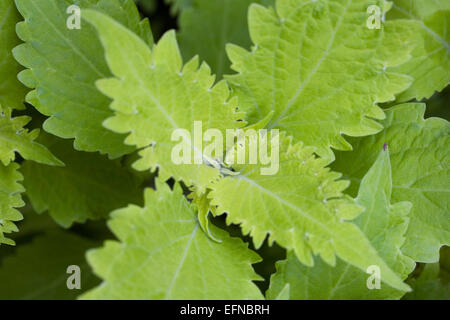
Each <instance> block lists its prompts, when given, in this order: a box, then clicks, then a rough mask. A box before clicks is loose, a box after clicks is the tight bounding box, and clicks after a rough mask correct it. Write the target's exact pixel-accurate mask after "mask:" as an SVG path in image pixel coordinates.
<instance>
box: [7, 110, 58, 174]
mask: <svg viewBox="0 0 450 320" xmlns="http://www.w3.org/2000/svg"><path fill="white" fill-rule="evenodd" d="M30 120H31V118H30V117H27V116H21V117H14V118H13V117H11V110H8V109H7V110H3V111H2V108H1V106H0V161H1V162H2V163H3V164H4V165H5V166H7V165H8V164H9V163H10V162H11V161H14V159H15V158H16V152H18V153H20V155H21V156H22V157H23V158H24V159H27V160H33V161H36V162H39V163H43V164H48V165H57V166H61V165H64V164H63V163H62V162H61V161H60V160H58V159H57V158H56V157H55V156H54V155H52V154H51V153H50V151H48V149H47V148H46V147H44V146H43V145H41V144H39V143H37V142H35V141H34V140H35V139H36V138H37V136H38V135H39V130H38V129H35V130H33V131H28V129H25V128H24V126H25V125H26V124H27V123H28V122H30Z"/></svg>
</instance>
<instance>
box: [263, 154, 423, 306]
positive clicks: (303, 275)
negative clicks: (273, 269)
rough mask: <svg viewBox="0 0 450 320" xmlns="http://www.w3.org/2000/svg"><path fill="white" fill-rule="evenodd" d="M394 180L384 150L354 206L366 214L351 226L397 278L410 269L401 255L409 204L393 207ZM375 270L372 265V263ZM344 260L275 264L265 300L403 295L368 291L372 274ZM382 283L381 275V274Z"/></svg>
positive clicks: (291, 257) (388, 290)
mask: <svg viewBox="0 0 450 320" xmlns="http://www.w3.org/2000/svg"><path fill="white" fill-rule="evenodd" d="M391 194H392V176H391V165H390V160H389V152H388V151H382V152H381V154H380V155H379V157H378V159H377V161H376V162H375V164H374V165H373V166H372V168H371V169H370V170H369V172H368V173H367V174H366V175H365V176H364V178H363V180H362V182H361V186H360V188H359V194H358V197H357V199H356V202H357V203H358V204H360V205H361V206H363V207H365V208H366V209H365V210H364V212H363V213H362V214H361V215H360V216H358V217H357V218H356V219H355V220H354V223H355V224H356V225H357V226H359V227H360V228H361V231H362V232H364V234H365V235H366V236H367V238H368V239H369V241H370V242H371V244H372V245H373V247H374V248H375V249H376V250H377V252H378V253H379V255H380V257H381V258H383V259H384V261H385V262H386V264H387V265H388V266H389V267H390V268H391V269H392V270H393V271H395V272H396V273H397V274H398V275H399V277H400V278H401V279H405V278H406V277H407V275H408V274H409V273H410V272H411V271H412V270H413V269H414V266H415V264H414V261H413V260H411V259H410V258H408V257H406V256H404V255H403V254H402V253H401V250H400V248H401V246H402V245H403V243H404V241H405V238H404V234H405V233H406V229H407V227H408V222H409V220H408V213H409V211H410V210H411V203H409V202H398V203H395V204H391V203H390V200H391ZM373 265H375V263H374V264H373ZM365 271H366V270H360V269H357V268H355V267H353V266H351V265H350V264H348V263H345V262H344V261H342V260H338V261H337V263H336V266H335V267H331V266H330V265H327V264H326V263H324V262H322V261H320V260H317V261H316V264H315V266H314V268H309V267H306V266H304V265H302V264H301V263H300V262H299V261H298V259H297V258H296V257H295V255H293V254H289V255H288V259H287V260H285V261H281V262H278V263H277V273H276V275H275V276H273V277H272V279H271V286H270V289H269V291H268V294H267V296H268V298H269V299H276V297H277V296H278V295H279V294H280V292H281V290H282V289H283V288H284V287H286V286H287V285H288V286H289V287H290V299H293V300H309V299H313V300H317V299H332V300H333V299H369V300H373V299H399V298H401V297H402V296H403V295H404V292H402V291H398V290H395V289H393V288H391V287H389V286H386V285H384V284H381V288H380V289H373V290H369V289H368V287H367V279H368V278H369V276H370V274H367V273H366V272H365ZM380 276H381V280H382V281H383V278H384V277H383V273H381V274H380Z"/></svg>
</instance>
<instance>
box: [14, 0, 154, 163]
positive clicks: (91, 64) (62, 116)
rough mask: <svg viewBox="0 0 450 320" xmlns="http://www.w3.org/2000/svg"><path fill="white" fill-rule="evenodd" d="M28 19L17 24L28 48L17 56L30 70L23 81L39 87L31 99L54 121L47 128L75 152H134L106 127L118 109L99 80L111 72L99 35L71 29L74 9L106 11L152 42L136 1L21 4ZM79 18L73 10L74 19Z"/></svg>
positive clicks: (35, 0)
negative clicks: (98, 86)
mask: <svg viewBox="0 0 450 320" xmlns="http://www.w3.org/2000/svg"><path fill="white" fill-rule="evenodd" d="M16 4H17V8H18V9H19V11H20V13H21V14H22V16H23V17H24V18H25V21H24V22H21V23H19V24H18V26H17V33H18V35H19V37H20V38H21V39H22V40H23V41H25V43H24V44H21V45H20V46H18V47H16V48H15V49H14V56H15V58H16V59H17V61H19V62H20V63H21V64H22V65H23V66H25V67H26V68H28V69H27V70H25V71H23V72H21V73H20V75H19V78H20V80H21V81H22V82H23V83H24V84H25V85H26V86H28V87H30V88H32V89H34V90H32V91H31V92H30V93H28V95H27V102H29V103H31V104H32V105H34V106H35V107H36V109H38V110H39V112H41V113H42V114H44V115H46V116H49V117H50V118H49V119H48V120H47V121H46V122H45V123H44V129H45V130H46V131H47V132H49V133H52V134H54V135H57V136H59V137H62V138H75V148H76V149H77V150H83V151H100V152H102V153H108V154H109V155H110V156H111V157H117V156H120V155H122V154H125V153H129V152H131V151H132V150H133V149H132V148H130V147H129V146H125V145H124V144H123V137H122V136H120V135H118V134H115V133H113V132H110V131H108V130H106V129H105V128H103V127H102V122H103V120H105V119H106V118H108V117H109V116H110V115H111V114H112V111H111V110H110V109H109V104H110V101H109V99H108V98H106V97H105V96H103V95H102V94H101V93H100V92H98V90H97V89H96V87H95V81H96V80H97V79H100V78H105V77H109V76H110V75H111V74H110V72H109V70H108V66H107V65H106V63H105V59H104V53H103V49H102V46H101V44H100V42H99V40H98V39H97V38H96V37H95V31H94V30H93V28H92V27H91V26H90V25H89V24H88V23H83V21H81V24H80V27H81V29H79V30H78V29H73V30H72V29H69V28H68V26H67V22H68V19H69V18H70V16H71V14H68V13H66V12H67V10H68V8H69V7H70V6H71V5H74V4H76V5H78V6H79V7H80V8H81V9H84V8H94V9H96V10H99V11H101V12H104V13H106V14H108V15H110V16H112V17H114V18H115V19H117V21H119V22H120V23H122V24H123V25H125V26H127V27H128V28H130V29H131V30H132V32H135V33H136V34H139V35H140V36H141V37H142V38H143V39H144V40H145V41H146V44H151V32H150V28H149V24H148V21H147V20H144V21H142V22H140V17H139V13H138V11H137V10H136V7H135V4H134V3H133V1H132V0H94V1H92V0H79V1H78V0H77V1H75V0H17V1H16ZM73 14H75V13H73V12H72V15H73Z"/></svg>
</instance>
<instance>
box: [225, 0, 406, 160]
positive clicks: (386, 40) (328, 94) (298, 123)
mask: <svg viewBox="0 0 450 320" xmlns="http://www.w3.org/2000/svg"><path fill="white" fill-rule="evenodd" d="M373 4H378V5H379V6H380V7H381V10H385V9H387V8H388V7H389V6H388V5H386V4H385V1H384V0H378V1H373V0H358V1H356V0H334V1H329V0H318V1H307V0H278V1H277V2H276V10H274V9H272V8H264V7H262V6H260V5H255V4H253V5H251V6H250V12H249V27H250V36H251V39H252V42H253V47H252V49H251V51H247V50H244V49H242V48H240V47H237V46H229V47H228V56H229V57H230V59H231V61H232V62H233V64H232V69H233V70H235V71H236V72H237V74H236V75H233V76H230V77H227V79H228V81H229V83H230V85H231V86H232V88H233V90H234V91H235V93H236V94H237V95H238V96H239V98H240V106H241V107H242V109H243V111H246V112H248V115H249V120H250V122H251V123H253V122H257V121H258V120H260V119H262V118H264V117H265V116H266V115H267V114H268V113H269V112H271V111H274V112H275V115H274V117H273V119H272V121H271V122H270V124H269V128H280V129H282V130H285V131H287V132H288V134H290V135H292V136H293V137H294V138H295V139H296V141H297V140H299V141H303V142H304V143H305V144H306V145H310V146H314V147H316V152H317V153H318V154H319V155H320V156H322V157H325V158H327V159H328V160H332V159H333V158H334V155H333V152H332V151H331V148H334V149H338V150H351V146H350V145H349V144H348V142H347V141H346V140H345V139H344V138H343V136H342V135H343V134H345V135H349V136H366V135H370V134H374V133H377V132H379V131H380V130H381V129H382V126H381V125H380V124H379V123H378V122H377V121H375V120H374V119H383V118H384V113H383V111H382V110H381V109H380V108H379V107H378V106H377V103H381V102H386V101H392V100H394V98H395V94H397V93H400V92H402V91H404V90H405V89H406V88H407V87H408V86H409V85H410V82H411V79H410V77H408V76H405V75H403V74H399V73H396V72H394V71H393V67H395V66H397V65H399V64H401V63H404V62H405V61H406V60H407V59H408V58H409V53H410V51H411V50H412V46H413V45H414V41H413V39H414V37H413V36H414V34H413V32H412V31H411V27H410V25H411V22H410V21H387V22H385V23H383V26H382V28H381V29H379V30H377V29H369V28H368V27H367V20H368V19H369V15H368V14H367V13H366V10H367V8H368V7H369V6H370V5H373Z"/></svg>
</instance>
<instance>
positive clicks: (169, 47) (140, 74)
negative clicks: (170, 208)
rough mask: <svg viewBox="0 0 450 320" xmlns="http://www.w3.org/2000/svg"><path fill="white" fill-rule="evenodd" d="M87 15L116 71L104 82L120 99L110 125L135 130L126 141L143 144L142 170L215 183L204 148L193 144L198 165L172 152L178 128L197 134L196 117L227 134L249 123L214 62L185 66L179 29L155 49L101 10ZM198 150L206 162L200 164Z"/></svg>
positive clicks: (197, 182) (100, 84) (110, 93)
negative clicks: (216, 80) (214, 71)
mask: <svg viewBox="0 0 450 320" xmlns="http://www.w3.org/2000/svg"><path fill="white" fill-rule="evenodd" d="M84 17H85V18H86V19H87V20H88V21H89V22H90V23H92V24H93V25H94V26H95V27H96V29H97V30H98V32H99V34H100V39H101V41H102V43H103V45H104V48H105V52H106V60H107V62H108V65H109V67H110V68H111V71H112V72H113V74H114V76H115V77H114V78H110V79H103V80H100V81H99V82H98V87H99V89H100V90H101V91H102V92H103V93H104V94H105V95H107V96H109V97H111V98H112V99H113V100H114V101H113V103H112V105H111V108H112V109H113V110H115V116H114V117H112V118H109V119H107V120H106V121H105V123H104V125H105V126H106V127H107V128H109V129H111V130H113V131H115V132H118V133H130V134H129V135H128V137H127V139H126V140H125V143H126V144H129V145H134V146H136V147H137V148H141V149H143V150H142V151H141V152H140V155H141V157H142V159H141V160H140V161H138V162H137V163H135V168H136V169H138V170H147V169H151V170H156V169H157V168H159V177H161V179H162V180H167V179H169V178H170V177H174V178H175V179H176V180H181V179H182V180H183V181H184V182H185V183H186V184H187V185H188V186H190V185H192V184H195V185H196V186H197V187H198V189H199V190H200V192H203V191H204V188H205V187H206V185H207V184H208V183H209V182H211V181H212V180H215V179H218V178H219V170H217V169H215V168H213V167H210V166H206V165H204V164H203V162H202V159H201V157H202V151H203V149H201V150H199V148H196V146H195V145H193V144H192V147H193V148H192V150H190V151H191V160H192V163H193V164H179V165H178V164H175V163H174V161H173V160H172V157H171V155H172V151H173V148H174V147H175V146H176V145H177V144H179V143H177V142H175V141H173V139H172V137H173V133H174V131H175V130H176V129H185V130H187V131H188V134H187V135H189V136H190V138H191V139H193V138H194V134H195V132H194V122H195V121H200V122H201V123H202V126H203V130H207V129H209V128H214V129H218V130H220V131H221V132H222V133H225V130H226V129H233V128H238V127H242V126H243V125H245V123H244V122H243V121H238V120H240V118H241V117H242V114H241V113H238V112H236V108H237V101H236V99H231V100H228V98H229V95H230V92H229V90H228V87H227V85H226V84H225V82H220V83H218V84H216V85H215V86H213V83H214V76H212V75H211V74H210V69H209V67H208V66H207V65H206V64H202V65H201V66H200V68H198V60H197V59H196V58H194V59H192V60H191V61H189V62H188V63H187V64H186V65H184V66H183V64H182V59H181V55H180V52H179V49H178V45H177V42H176V39H175V33H174V32H173V31H170V32H168V33H166V34H165V35H164V36H163V37H162V39H161V40H160V41H159V43H158V44H157V45H155V46H154V48H153V50H150V48H148V46H147V45H146V44H145V43H144V42H143V41H142V40H141V39H139V38H138V37H137V36H136V35H135V34H133V33H132V32H130V31H129V30H127V29H125V28H124V27H123V26H121V25H120V24H118V23H117V22H115V21H114V20H112V19H111V18H109V17H107V16H105V15H103V14H101V13H99V12H95V11H85V12H84ZM178 138H180V137H178ZM201 138H202V132H200V139H201ZM190 141H191V140H190ZM192 151H193V152H192ZM197 155H200V163H194V159H195V158H196V157H197Z"/></svg>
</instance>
